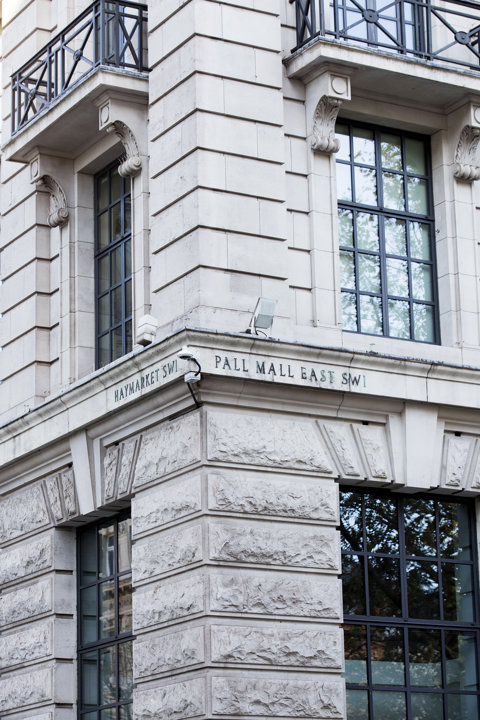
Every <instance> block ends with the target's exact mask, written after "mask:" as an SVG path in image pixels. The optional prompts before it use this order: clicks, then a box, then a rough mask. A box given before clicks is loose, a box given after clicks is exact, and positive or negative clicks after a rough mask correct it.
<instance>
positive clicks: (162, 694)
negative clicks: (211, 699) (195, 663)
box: [133, 678, 206, 720]
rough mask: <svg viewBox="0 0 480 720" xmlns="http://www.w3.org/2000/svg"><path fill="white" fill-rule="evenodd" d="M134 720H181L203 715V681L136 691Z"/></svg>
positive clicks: (198, 680)
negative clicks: (159, 719) (160, 719)
mask: <svg viewBox="0 0 480 720" xmlns="http://www.w3.org/2000/svg"><path fill="white" fill-rule="evenodd" d="M133 702H134V705H135V718H136V720H157V718H162V720H181V719H182V718H190V717H195V716H196V715H204V714H205V706H206V703H205V680H204V679H203V678H198V679H195V680H187V681H186V682H180V683H174V684H172V685H164V686H163V687H155V688H152V689H151V690H138V689H137V690H136V691H135V694H134V699H133Z"/></svg>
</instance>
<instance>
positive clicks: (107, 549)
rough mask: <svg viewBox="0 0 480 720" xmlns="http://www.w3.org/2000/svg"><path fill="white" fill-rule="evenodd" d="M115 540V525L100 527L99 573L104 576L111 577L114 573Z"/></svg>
mask: <svg viewBox="0 0 480 720" xmlns="http://www.w3.org/2000/svg"><path fill="white" fill-rule="evenodd" d="M114 540H115V526H114V525H108V526H107V527H102V528H100V529H99V531H98V544H99V575H100V577H102V578H105V577H110V575H113V573H114V567H115V565H114Z"/></svg>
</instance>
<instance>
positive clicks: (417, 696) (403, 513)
mask: <svg viewBox="0 0 480 720" xmlns="http://www.w3.org/2000/svg"><path fill="white" fill-rule="evenodd" d="M341 534H342V555H343V593H344V623H345V625H344V631H345V676H346V683H347V718H348V720H368V719H370V720H384V719H385V720H387V718H388V720H475V719H477V720H478V718H479V705H478V694H479V693H478V649H479V628H480V625H479V614H478V613H479V608H478V591H477V587H478V578H477V572H476V565H475V562H476V553H475V549H474V548H475V538H474V515H473V507H472V506H471V505H470V504H469V503H467V502H458V501H456V502H453V501H451V500H449V499H446V498H442V499H435V498H433V497H429V496H405V497H402V496H397V495H392V494H387V493H376V492H370V491H365V492H359V491H357V490H345V491H343V492H341Z"/></svg>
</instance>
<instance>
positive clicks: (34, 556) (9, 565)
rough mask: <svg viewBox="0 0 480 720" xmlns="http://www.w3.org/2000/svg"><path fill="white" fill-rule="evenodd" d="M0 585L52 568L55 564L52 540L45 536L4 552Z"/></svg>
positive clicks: (0, 563) (0, 566) (0, 570)
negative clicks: (53, 563)
mask: <svg viewBox="0 0 480 720" xmlns="http://www.w3.org/2000/svg"><path fill="white" fill-rule="evenodd" d="M1 555H2V560H1V562H0V585H4V584H5V583H8V582H12V581H14V580H18V579H19V578H22V577H26V576H27V575H32V574H33V573H36V572H39V571H41V570H45V569H47V568H49V567H51V565H52V562H53V552H52V539H51V537H48V536H44V537H42V538H41V539H39V540H34V541H33V542H28V543H22V544H21V545H14V546H13V547H11V548H8V549H6V550H2V552H1Z"/></svg>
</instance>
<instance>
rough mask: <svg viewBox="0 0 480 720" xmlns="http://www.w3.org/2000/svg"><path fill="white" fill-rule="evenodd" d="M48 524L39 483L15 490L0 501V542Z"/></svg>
mask: <svg viewBox="0 0 480 720" xmlns="http://www.w3.org/2000/svg"><path fill="white" fill-rule="evenodd" d="M49 522H50V518H49V516H48V511H47V506H46V503H45V498H44V496H43V492H42V488H41V485H40V483H35V484H34V485H30V486H29V487H26V488H22V489H21V490H17V491H16V492H13V493H12V494H11V495H8V496H7V497H6V498H3V499H2V500H0V542H6V541H8V540H13V539H14V538H16V537H20V536H21V535H25V534H26V533H30V532H32V531H33V530H38V529H39V528H41V527H43V526H45V525H48V523H49Z"/></svg>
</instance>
